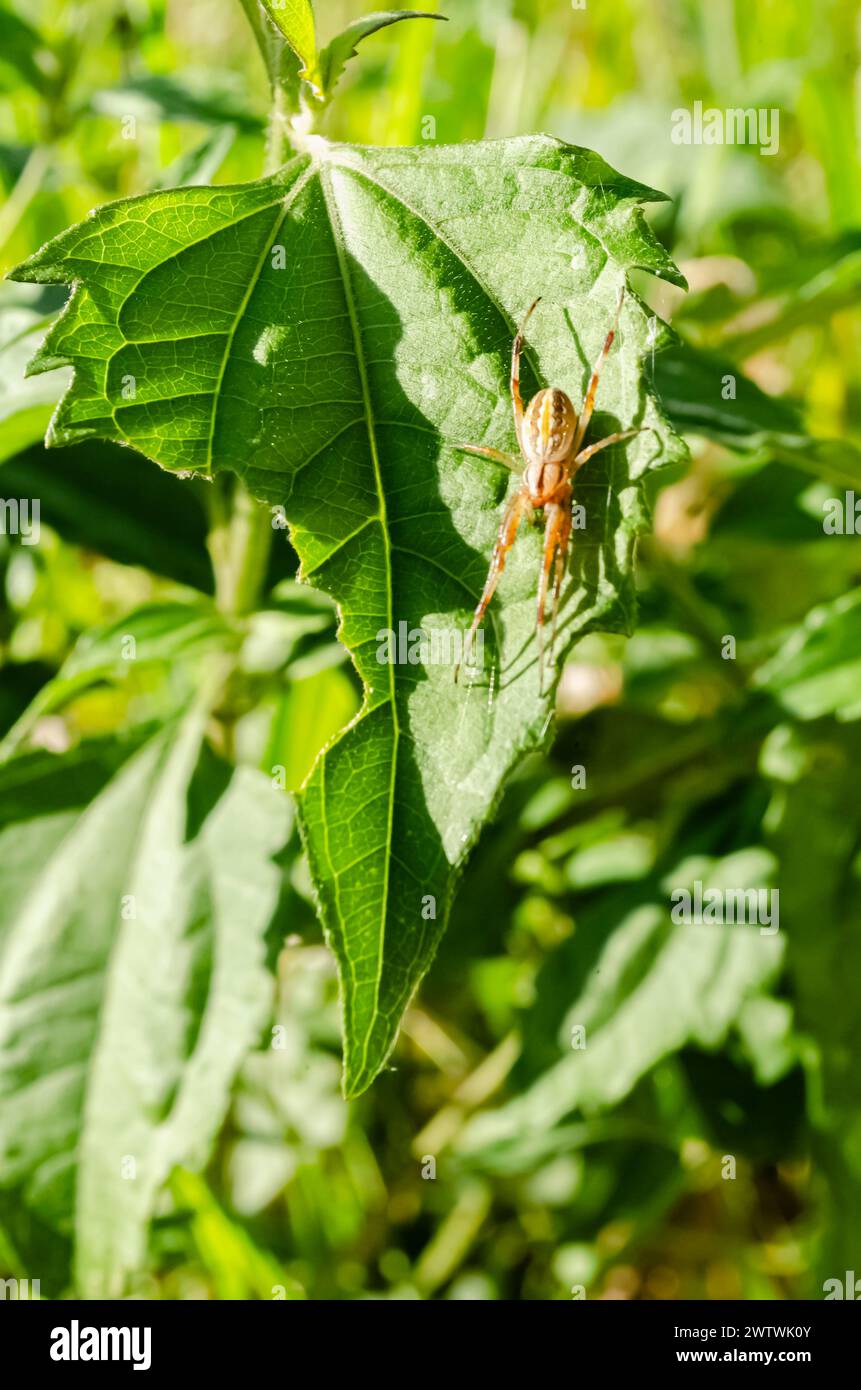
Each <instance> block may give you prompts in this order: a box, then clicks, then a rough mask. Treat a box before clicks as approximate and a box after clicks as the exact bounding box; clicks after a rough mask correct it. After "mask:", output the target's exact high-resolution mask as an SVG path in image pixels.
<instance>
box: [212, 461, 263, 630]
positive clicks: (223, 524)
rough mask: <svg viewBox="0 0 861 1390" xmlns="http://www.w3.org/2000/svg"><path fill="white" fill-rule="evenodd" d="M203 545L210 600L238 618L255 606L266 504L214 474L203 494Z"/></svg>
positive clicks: (242, 486)
mask: <svg viewBox="0 0 861 1390" xmlns="http://www.w3.org/2000/svg"><path fill="white" fill-rule="evenodd" d="M208 500H209V503H210V508H209V511H210V528H209V535H208V536H207V547H208V549H209V554H210V557H211V559H212V568H213V570H214V572H215V602H216V606H217V607H218V608H219V609H220V611H221V612H222V613H225V614H227V615H228V616H229V617H231V618H241V617H244V616H245V615H246V614H248V613H250V612H252V610H253V609H254V608H255V607H256V606H257V603H258V602H259V599H260V594H261V591H262V588H263V583H264V580H265V578H266V570H267V567H268V563H269V551H270V549H271V545H272V526H271V524H270V516H269V512H268V511H267V509H266V507H264V506H263V505H262V503H260V502H258V501H257V500H256V498H254V497H252V495H251V493H250V492H249V491H248V489H247V488H246V487H245V484H244V483H242V482H240V481H239V480H238V479H236V480H235V481H234V480H231V479H229V478H225V477H224V476H219V477H217V478H215V479H214V480H213V483H212V491H211V493H210V494H209V499H208Z"/></svg>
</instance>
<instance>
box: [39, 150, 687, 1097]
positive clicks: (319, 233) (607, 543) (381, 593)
mask: <svg viewBox="0 0 861 1390" xmlns="http://www.w3.org/2000/svg"><path fill="white" fill-rule="evenodd" d="M660 196H661V195H660V194H657V193H655V192H653V191H652V190H650V189H648V188H645V187H644V186H643V185H641V184H637V183H635V182H633V181H631V180H629V179H627V178H624V177H623V176H621V175H619V174H617V173H615V172H614V171H613V170H612V169H610V168H609V166H608V165H606V164H605V163H604V162H603V160H601V159H600V158H599V157H598V156H596V155H594V154H592V153H591V152H590V151H588V150H580V149H577V148H574V147H571V146H567V145H564V144H562V143H560V142H559V141H556V140H552V139H548V138H546V137H530V138H525V139H515V140H507V141H500V142H491V143H486V144H476V145H463V146H453V147H445V146H441V147H437V148H433V149H423V150H420V151H419V150H413V149H392V150H382V149H381V150H377V149H363V148H357V147H353V146H346V145H332V144H329V143H327V142H325V141H323V140H320V139H319V138H314V139H312V140H310V141H309V143H308V148H307V150H306V151H304V152H303V153H301V154H299V155H297V157H296V158H295V159H293V160H292V161H291V162H290V163H289V164H288V165H286V166H285V168H284V169H282V170H281V171H279V173H277V174H276V175H274V176H273V177H271V178H268V179H264V180H262V181H260V182H258V183H252V184H246V185H240V186H233V187H220V188H210V189H205V188H192V189H184V190H176V191H165V192H160V193H157V194H153V195H149V196H146V197H143V198H137V199H131V200H129V201H126V202H121V203H116V204H114V205H112V206H109V207H107V208H104V209H102V210H101V211H98V212H96V213H95V214H93V215H92V216H91V217H90V218H89V219H88V220H87V221H86V222H85V223H83V224H81V225H80V226H78V227H74V228H71V229H70V230H69V231H67V232H64V233H63V234H62V235H61V236H59V237H57V238H56V239H55V240H54V241H53V242H51V243H49V244H48V245H47V246H46V247H44V248H43V249H42V250H41V251H40V252H38V253H37V254H36V255H35V256H33V257H32V258H31V259H30V260H29V261H28V262H26V263H25V265H24V266H22V267H20V268H19V270H18V271H17V272H16V274H17V277H18V278H21V279H27V280H35V281H38V282H68V281H74V282H75V291H74V293H73V295H72V298H71V301H70V303H69V305H68V307H67V309H66V311H65V312H64V314H63V315H62V316H61V318H60V320H59V321H58V323H57V324H56V326H55V328H54V329H53V331H52V332H51V333H50V334H49V336H48V338H47V340H46V342H45V344H44V346H43V348H42V350H41V352H40V353H39V354H38V355H37V357H36V359H35V361H34V363H33V365H32V368H31V370H34V371H44V370H50V369H52V368H53V367H55V366H58V365H61V364H66V363H72V364H73V365H74V367H75V379H74V384H73V386H72V388H71V390H70V391H69V392H68V393H67V395H66V396H65V398H64V400H63V402H62V404H61V406H60V408H59V410H58V411H57V413H56V415H55V417H54V420H53V423H52V431H51V442H54V443H71V442H74V441H76V440H80V439H82V438H88V437H90V436H93V435H98V436H102V437H108V438H112V439H117V440H121V441H124V442H126V443H128V444H131V445H133V446H134V447H135V448H137V449H139V450H141V451H142V452H143V453H145V454H147V455H148V456H149V457H150V458H152V459H154V460H155V461H156V462H158V463H159V464H161V465H162V467H165V468H169V469H174V470H177V471H184V472H193V473H198V474H200V475H202V476H204V477H210V476H212V475H213V474H214V473H215V472H217V471H220V470H228V471H231V472H233V473H236V474H238V475H240V476H241V477H242V478H244V480H245V482H246V484H247V485H248V487H249V488H250V489H251V490H252V492H254V493H255V494H256V495H257V496H258V497H260V498H262V499H264V500H265V501H267V502H269V503H270V504H277V505H281V506H283V507H284V509H285V513H286V516H287V519H288V521H289V523H290V533H291V540H292V542H293V544H294V546H295V548H296V550H297V551H298V553H299V555H300V557H301V561H302V577H303V578H304V579H306V580H307V581H309V582H310V583H312V584H314V585H316V586H318V587H320V588H322V589H324V590H325V591H326V592H327V593H329V594H330V595H331V596H332V597H333V598H334V599H335V600H336V601H337V603H338V606H339V609H340V613H341V627H340V631H339V635H340V637H341V639H342V641H343V642H344V643H345V644H346V646H347V647H348V648H349V650H350V652H351V654H352V657H353V660H354V663H355V665H356V668H357V670H358V672H359V674H360V675H361V677H362V680H363V682H364V687H365V701H364V705H363V707H362V710H361V712H360V714H359V715H358V717H357V718H356V719H354V721H353V722H352V724H351V725H350V727H349V728H348V730H347V731H346V733H345V734H344V735H343V736H342V737H341V738H340V739H338V740H337V741H336V742H334V743H333V744H332V745H331V746H329V747H328V748H327V749H326V750H324V753H323V754H322V755H321V757H320V758H319V760H318V761H317V763H316V765H315V767H314V770H313V772H312V773H311V775H310V777H309V779H308V781H307V783H306V785H305V788H304V790H303V792H302V794H301V797H300V813H301V821H302V826H303V832H304V836H305V841H306V844H307V848H308V854H309V859H310V864H311V872H312V876H313V879H314V883H315V886H316V891H317V894H318V897H319V902H320V908H321V912H322V917H323V921H324V925H325V928H326V931H327V934H328V937H329V940H330V941H331V944H332V946H333V948H334V950H335V952H336V954H337V957H338V961H339V966H340V971H341V978H342V985H343V998H344V1026H345V1055H346V1086H347V1090H348V1092H350V1093H355V1092H358V1091H360V1090H362V1089H363V1088H364V1087H366V1086H367V1085H368V1084H369V1083H370V1081H371V1080H372V1079H373V1077H374V1075H375V1074H376V1073H377V1072H378V1070H379V1069H380V1067H381V1066H382V1065H383V1063H384V1061H385V1059H386V1057H387V1055H388V1053H389V1051H390V1049H391V1047H392V1045H393V1043H394V1040H395V1037H396V1033H397V1028H398V1024H399V1020H400V1017H401V1015H402V1013H403V1010H404V1008H405V1007H406V1005H407V1003H408V1001H409V999H410V996H411V995H412V993H413V991H414V989H415V987H416V985H417V983H418V981H419V980H420V978H421V976H422V975H423V974H424V972H425V971H426V970H427V968H428V966H429V964H430V962H431V960H432V958H433V954H434V951H435V949H436V945H437V943H438V941H439V938H440V934H441V932H442V931H443V929H444V925H445V921H446V918H447V915H448V909H449V906H450V903H451V899H452V894H453V891H454V885H455V881H456V878H457V875H458V872H459V870H460V869H461V868H462V866H463V863H464V861H465V858H466V856H467V854H468V852H469V849H470V847H471V845H472V844H473V843H474V841H475V839H476V838H477V836H478V834H479V832H480V830H481V827H482V825H483V824H484V823H485V822H486V820H487V819H488V817H489V816H490V814H491V813H492V811H493V808H494V805H495V802H496V800H497V797H498V795H499V793H500V790H501V787H502V784H503V782H504V779H505V777H506V775H507V773H508V772H509V771H510V769H511V768H512V767H513V766H514V765H515V764H516V763H517V761H518V760H519V759H520V758H521V757H522V756H523V754H524V753H525V752H526V751H528V750H529V749H532V748H535V747H536V746H537V745H539V744H540V743H541V742H542V740H543V739H544V738H545V737H546V734H547V730H548V726H549V723H550V720H551V716H552V702H551V697H550V694H549V693H548V692H545V693H544V694H543V695H542V694H541V693H540V692H539V681H538V670H537V661H536V646H535V589H536V579H537V573H538V567H539V556H540V546H541V540H540V536H539V535H538V534H537V532H536V531H534V530H532V529H531V528H529V527H525V528H524V531H523V534H522V535H521V537H520V539H519V541H518V544H517V545H516V546H515V548H514V550H513V552H512V554H511V557H510V559H509V563H508V566H507V568H506V573H505V576H504V578H503V581H502V583H501V585H500V588H499V591H498V597H497V598H496V599H494V603H493V605H492V607H491V611H490V614H489V620H488V623H487V640H486V651H487V659H486V664H485V669H484V672H483V673H482V674H481V675H480V677H479V678H478V679H477V680H476V681H475V682H474V683H473V684H472V685H470V684H468V683H466V682H462V683H461V684H456V683H455V681H454V679H453V664H454V660H455V658H456V656H457V654H458V649H457V645H456V643H457V639H459V638H460V636H461V635H462V632H463V630H464V628H465V626H466V625H468V622H469V618H470V615H471V610H472V609H473V607H474V605H475V602H476V599H477V597H478V595H479V593H480V591H481V588H482V584H483V582H484V578H485V574H486V571H487V565H488V558H489V555H490V551H491V548H492V544H493V539H494V535H495V532H496V529H497V526H498V521H499V514H500V507H501V505H502V502H503V498H504V493H505V489H506V486H514V485H515V484H514V482H513V480H511V479H510V477H509V475H508V474H506V473H503V474H502V475H500V470H499V469H498V468H496V467H495V466H494V465H492V464H487V463H485V462H484V461H482V460H478V459H475V458H468V457H466V456H464V454H463V453H462V452H461V451H459V449H458V447H457V446H458V444H459V443H460V442H461V441H471V442H475V443H483V444H486V445H490V446H494V447H497V448H500V447H502V448H507V449H510V448H512V447H514V436H513V425H512V417H511V405H510V399H509V395H508V364H509V359H510V351H511V339H512V336H513V333H514V330H515V326H516V324H517V322H518V320H519V319H520V318H521V317H522V314H523V312H524V309H525V308H526V306H527V305H528V304H529V303H530V302H531V301H532V299H534V298H535V296H536V294H537V293H541V294H542V295H543V296H544V300H543V303H542V305H541V306H540V309H539V310H538V312H536V314H535V315H534V317H533V320H532V321H531V323H530V327H529V342H528V347H527V352H526V355H525V358H524V363H523V387H524V391H525V392H526V394H527V395H529V394H531V393H532V392H533V391H534V390H535V389H536V388H537V386H538V384H539V382H541V383H547V382H549V383H552V384H554V385H558V386H561V387H563V388H564V389H566V390H567V391H568V392H569V394H570V395H571V396H572V398H573V399H574V400H575V401H579V400H582V397H583V394H584V391H585V387H586V382H587V380H588V376H589V372H590V368H591V364H592V362H593V361H594V359H595V357H596V355H597V353H598V350H599V348H600V346H601V344H602V342H603V340H604V337H605V334H606V332H607V329H608V327H609V325H610V323H611V321H612V318H613V314H614V310H615V307H616V303H617V300H618V295H619V290H620V288H621V287H622V286H623V285H624V284H625V280H626V274H627V272H628V271H629V270H631V269H632V268H634V267H639V268H642V269H645V270H648V271H651V272H652V273H653V274H655V275H659V276H663V277H664V278H667V279H670V280H672V281H674V282H676V283H683V282H682V281H681V277H680V275H679V272H678V271H677V270H676V268H675V267H674V265H673V264H672V261H671V260H670V259H669V257H668V256H667V254H666V252H665V251H664V250H663V248H662V247H661V246H660V245H659V243H658V242H657V241H656V240H655V239H654V237H653V236H652V235H651V233H650V231H649V229H648V227H647V226H646V224H645V222H644V219H643V215H642V210H641V204H642V203H643V202H645V201H648V200H653V199H657V198H660ZM654 343H655V334H654V321H653V320H651V316H650V315H649V314H648V313H647V312H646V310H645V309H644V307H643V306H642V305H641V304H640V303H639V301H638V300H637V299H636V298H635V296H634V295H632V294H629V295H628V298H627V299H626V301H625V306H624V310H623V314H622V320H621V327H620V332H619V335H618V337H617V343H616V346H615V347H614V350H613V352H612V354H611V356H610V358H609V360H608V362H607V364H606V367H605V370H604V373H603V376H602V380H601V387H600V391H599V399H598V407H599V408H598V413H597V414H596V417H595V420H594V423H593V432H592V437H593V438H598V437H599V436H600V434H605V433H608V432H610V430H612V429H618V428H622V427H624V428H629V427H632V426H640V427H643V428H644V429H645V430H646V432H644V433H641V434H639V435H638V436H637V437H636V438H635V439H633V440H631V441H630V442H629V443H628V444H626V445H625V446H623V447H616V448H614V449H612V450H607V451H606V452H605V453H603V454H600V455H599V456H598V457H596V458H595V459H594V460H593V461H592V462H591V463H590V464H589V465H588V468H586V469H584V471H583V474H582V475H581V479H578V487H577V497H576V500H577V502H578V503H579V504H581V505H582V506H583V508H584V514H585V520H586V524H585V529H582V530H578V531H576V532H575V545H574V559H573V561H572V565H571V573H570V575H569V578H568V581H567V584H566V586H565V588H564V590H563V599H562V605H561V611H560V631H559V640H558V642H557V653H558V654H561V653H562V652H564V651H565V650H566V649H567V648H569V647H570V646H571V644H572V643H573V641H574V640H575V639H576V638H577V637H579V636H581V635H582V634H583V633H584V632H586V631H587V630H589V629H590V628H594V627H596V626H599V627H602V628H605V629H607V628H610V629H617V630H630V628H631V625H632V623H633V619H634V609H635V594H634V583H633V574H632V559H633V548H634V543H635V539H636V536H637V534H638V532H640V531H641V530H642V529H643V527H644V525H645V523H646V513H645V506H644V502H643V497H642V488H641V484H642V479H643V476H644V474H645V473H646V472H647V470H649V469H650V468H654V467H657V466H659V465H661V464H663V463H666V462H670V461H673V460H674V459H677V458H679V457H680V456H681V455H682V453H683V446H682V445H681V443H680V441H679V440H678V438H677V437H676V436H675V434H674V433H673V431H672V429H671V428H670V427H669V426H668V424H667V422H666V420H665V419H664V417H663V415H662V414H661V411H660V409H659V407H658V406H657V405H656V403H655V401H654V399H653V398H652V396H651V394H650V392H649V390H648V387H647V386H646V384H645V383H644V381H643V376H642V371H641V358H642V357H643V356H644V355H645V354H646V353H647V352H648V353H649V354H650V355H651V352H652V350H653V346H654ZM129 383H132V384H133V387H134V392H133V395H132V396H131V397H130V395H129V391H128V389H127V388H128V385H129ZM124 388H125V389H124ZM418 631H424V632H425V633H427V634H428V635H432V634H436V640H437V646H436V648H435V649H433V648H430V649H428V650H426V651H424V652H422V651H416V652H414V656H413V659H409V654H408V653H407V656H408V659H407V660H406V661H400V662H390V661H389V660H388V659H387V654H386V649H385V643H384V640H383V639H384V637H385V635H386V634H387V633H389V634H392V635H393V636H394V637H395V638H396V639H397V638H398V636H399V635H402V636H403V638H404V639H408V638H409V634H410V633H416V632H418ZM398 645H399V644H398V642H397V640H396V643H395V647H396V649H397V647H398ZM399 654H400V655H401V656H403V655H404V652H403V650H402V649H401V651H400V653H399Z"/></svg>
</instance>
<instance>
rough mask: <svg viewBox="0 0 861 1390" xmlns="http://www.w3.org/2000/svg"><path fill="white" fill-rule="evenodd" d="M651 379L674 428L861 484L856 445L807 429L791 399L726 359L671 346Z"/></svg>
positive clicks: (836, 479)
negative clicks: (769, 393)
mask: <svg viewBox="0 0 861 1390" xmlns="http://www.w3.org/2000/svg"><path fill="white" fill-rule="evenodd" d="M655 384H656V387H657V390H658V394H659V396H660V399H661V401H662V402H663V405H664V409H665V410H666V412H667V415H668V416H669V418H670V419H671V420H672V422H673V424H674V425H675V427H676V429H678V430H686V431H688V432H690V433H691V434H701V435H704V436H705V438H707V439H715V440H717V441H718V443H720V444H724V445H725V446H726V447H727V448H728V449H733V450H734V451H736V452H737V453H757V454H761V455H762V457H763V461H765V460H767V459H769V458H772V459H776V460H779V461H780V462H781V463H788V464H790V465H792V467H794V468H798V469H801V470H802V471H803V472H805V473H811V474H812V475H813V476H814V477H815V478H828V479H831V480H832V481H834V482H838V483H843V484H845V485H846V486H847V487H853V486H855V485H857V484H858V483H861V449H859V448H858V447H857V445H855V444H853V443H852V442H851V440H848V439H818V438H815V437H813V436H811V435H809V434H807V433H806V431H805V430H804V427H803V425H802V422H801V418H800V416H799V414H798V411H797V410H796V409H795V408H794V406H793V405H792V404H791V403H790V402H788V401H784V400H775V398H774V397H773V396H767V395H766V393H765V392H764V391H762V390H760V388H759V387H758V386H756V385H755V384H754V382H752V381H750V380H749V379H748V378H747V377H746V376H745V375H744V373H743V372H742V371H740V369H739V368H738V367H737V366H735V365H734V363H733V362H732V361H730V360H728V359H727V358H724V357H719V356H716V355H715V354H713V353H710V352H705V351H703V350H702V349H700V348H695V347H692V346H691V344H690V343H683V344H678V345H676V346H674V347H669V348H667V350H666V351H664V352H662V353H661V354H660V355H659V356H657V357H656V359H655ZM727 393H730V394H727Z"/></svg>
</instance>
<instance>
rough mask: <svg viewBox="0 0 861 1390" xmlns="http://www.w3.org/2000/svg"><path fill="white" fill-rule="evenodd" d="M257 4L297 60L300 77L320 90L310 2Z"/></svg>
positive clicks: (262, 0) (274, 0)
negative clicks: (299, 64)
mask: <svg viewBox="0 0 861 1390" xmlns="http://www.w3.org/2000/svg"><path fill="white" fill-rule="evenodd" d="M260 4H261V5H262V6H263V8H264V10H265V11H266V13H267V14H268V15H269V17H270V19H272V21H273V22H274V24H275V25H276V27H277V28H278V29H280V31H281V33H282V34H283V35H284V37H285V39H286V40H287V42H288V43H289V45H290V47H291V48H292V49H293V52H294V53H295V54H296V57H297V58H299V59H300V61H301V63H302V71H301V72H300V74H299V76H300V77H304V78H305V81H306V82H310V83H311V85H312V86H313V87H316V88H317V89H318V90H319V88H320V73H319V69H318V67H317V35H316V32H315V28H314V9H313V6H312V5H311V0H260Z"/></svg>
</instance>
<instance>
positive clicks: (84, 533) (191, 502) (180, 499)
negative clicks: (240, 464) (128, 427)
mask: <svg viewBox="0 0 861 1390" xmlns="http://www.w3.org/2000/svg"><path fill="white" fill-rule="evenodd" d="M42 381H44V382H45V383H46V384H50V383H51V381H52V378H51V377H50V376H49V377H45V378H36V379H35V381H34V384H36V382H39V383H40V384H41V382H42ZM55 404H56V402H55ZM106 478H110V482H111V485H110V487H109V488H107V487H105V479H106ZM0 494H2V496H4V497H38V498H39V502H40V515H41V521H42V522H43V523H44V524H45V525H47V526H51V527H53V529H54V530H55V531H57V532H58V533H59V535H61V536H62V537H63V539H64V540H67V541H70V542H72V543H73V544H74V545H82V546H86V547H87V548H88V549H89V550H95V551H97V552H98V553H99V554H100V555H105V556H106V557H107V558H108V559H110V560H116V561H118V562H119V563H120V564H124V565H143V566H145V567H146V568H147V569H151V570H154V571H155V572H156V574H162V575H166V576H167V577H168V578H170V579H176V580H177V581H178V582H179V583H180V584H187V585H191V586H192V587H194V588H195V589H200V590H201V591H202V592H204V593H209V592H211V590H212V587H213V577H212V564H211V562H210V558H209V552H208V551H207V548H206V510H205V507H204V505H203V503H204V501H205V497H206V494H205V490H204V488H203V487H202V486H201V487H197V488H189V487H185V486H184V485H183V484H182V483H181V482H180V481H178V480H177V478H176V477H175V476H174V475H172V474H169V473H163V472H161V470H160V469H158V468H153V467H152V465H151V464H150V462H149V460H148V459H144V458H142V457H141V455H140V454H137V453H135V452H134V451H133V450H132V449H122V448H120V447H119V445H117V444H102V443H99V442H98V441H97V440H87V441H86V442H85V443H83V444H78V445H76V446H74V447H73V448H70V449H63V450H62V451H54V450H51V449H46V448H44V446H43V445H41V444H40V445H35V446H33V447H32V448H29V449H25V450H24V451H23V452H22V453H20V454H16V455H15V456H14V458H10V459H8V460H7V461H6V462H5V463H3V464H0Z"/></svg>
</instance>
